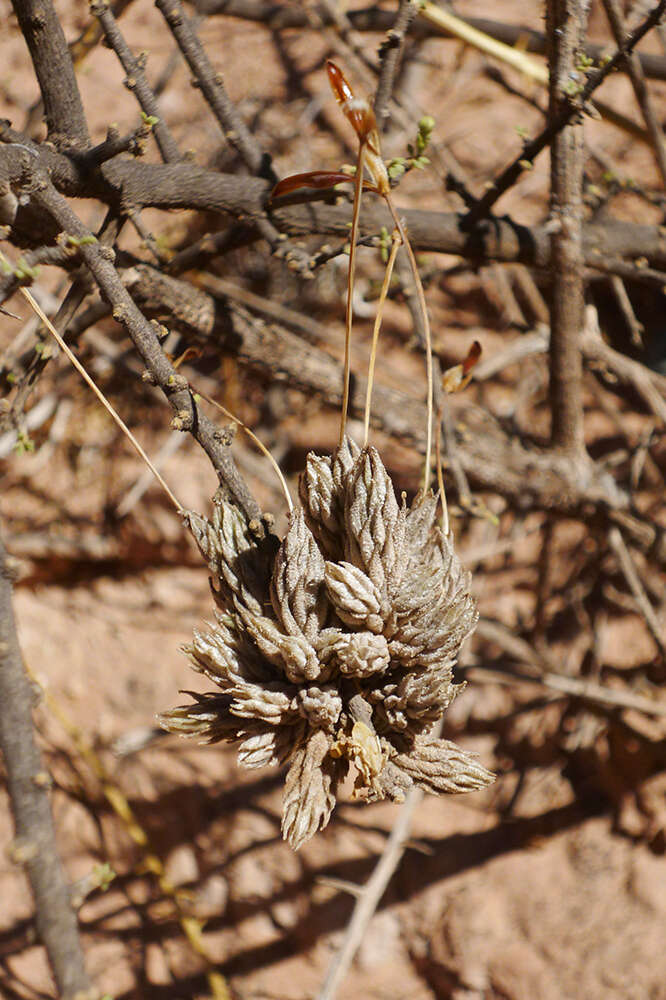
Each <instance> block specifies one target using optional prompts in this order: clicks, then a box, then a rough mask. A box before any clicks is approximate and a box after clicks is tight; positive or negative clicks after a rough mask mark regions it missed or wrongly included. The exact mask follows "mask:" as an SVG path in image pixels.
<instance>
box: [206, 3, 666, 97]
mask: <svg viewBox="0 0 666 1000" xmlns="http://www.w3.org/2000/svg"><path fill="white" fill-rule="evenodd" d="M193 6H194V8H195V9H196V10H197V11H198V12H199V13H201V14H205V15H215V14H223V15H224V16H225V17H237V18H240V19H243V20H247V21H257V22H260V23H263V24H266V25H267V26H268V27H269V28H270V29H271V30H273V31H281V30H283V29H285V28H307V27H309V26H310V25H311V21H310V17H309V16H308V14H309V12H307V11H306V10H305V8H304V7H302V6H296V5H293V6H287V5H285V4H280V3H271V2H268V0H193ZM317 14H318V16H319V17H320V18H321V20H322V22H323V23H324V24H333V23H334V20H333V18H332V17H331V15H330V14H329V13H328V12H327V11H326V10H325V8H324V7H323V6H321V7H320V8H319V9H318V11H317ZM310 16H311V15H310ZM346 16H347V18H348V19H349V22H350V24H351V25H352V26H353V28H354V30H355V31H371V32H378V31H380V32H385V31H390V29H391V27H392V25H393V21H394V14H393V12H392V11H391V10H383V9H381V8H379V7H365V8H363V9H361V10H350V11H347V15H346ZM465 21H466V23H467V24H469V25H470V26H471V27H473V28H476V29H477V31H482V32H483V33H484V34H486V35H490V37H491V38H495V39H497V41H498V42H504V44H505V45H520V47H521V49H523V50H524V51H525V52H535V53H537V54H539V55H544V54H545V52H546V36H545V35H544V34H543V32H541V31H535V30H534V29H533V28H528V27H526V26H524V25H522V24H506V23H505V22H503V21H493V20H491V19H489V18H485V17H466V18H465ZM410 34H411V35H412V36H413V37H414V38H416V39H418V40H419V41H421V40H423V39H426V38H436V37H439V38H450V37H451V35H450V33H449V32H448V31H447V30H446V29H445V28H443V27H441V26H439V25H436V24H432V23H429V22H427V21H424V20H423V19H422V18H417V19H416V21H414V23H413V25H412V27H411V29H410ZM585 54H586V55H587V56H589V57H590V58H591V59H594V60H595V61H596V60H601V59H603V58H605V56H606V55H607V54H608V49H607V46H605V45H595V44H594V43H592V42H588V43H587V44H586V45H585ZM639 59H640V62H641V66H642V68H643V72H644V74H645V76H646V77H648V78H649V79H654V80H666V59H664V58H663V57H662V56H658V55H655V54H653V53H651V52H641V53H639Z"/></svg>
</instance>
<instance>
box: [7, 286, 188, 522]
mask: <svg viewBox="0 0 666 1000" xmlns="http://www.w3.org/2000/svg"><path fill="white" fill-rule="evenodd" d="M20 291H21V294H22V295H23V297H24V298H25V299H26V301H27V302H28V304H29V305H30V308H31V309H33V310H34V312H35V313H36V314H37V315H38V316H39V318H40V319H41V321H42V323H43V324H44V326H45V327H46V329H47V330H48V331H49V333H50V334H51V336H52V337H53V339H54V340H55V341H56V343H57V344H58V347H59V348H60V350H61V351H63V353H64V354H65V355H66V356H67V358H68V360H69V361H70V362H71V363H72V365H74V367H75V368H76V370H77V372H78V373H79V375H80V376H81V378H82V379H83V380H84V382H86V383H87V385H88V386H90V388H91V389H92V391H93V392H94V393H95V395H96V396H97V398H98V400H99V401H100V403H101V404H102V406H103V407H104V409H105V410H106V411H107V413H109V414H110V416H111V417H112V418H113V419H114V420H115V422H116V423H117V425H118V427H120V429H121V431H122V432H123V434H124V435H125V437H126V438H127V440H128V441H129V443H130V444H131V445H132V447H133V448H134V450H135V451H136V452H137V454H138V455H139V457H140V458H141V459H143V461H144V462H145V464H146V465H147V466H148V468H149V469H150V471H151V472H152V474H153V476H154V477H155V479H156V480H157V482H158V483H159V484H160V486H161V487H162V489H163V490H164V492H165V493H166V495H167V496H168V498H169V500H170V501H171V503H172V504H173V505H174V507H175V508H176V510H177V511H178V513H181V512H182V510H183V506H182V504H181V503H180V502H179V501H178V500H177V499H176V497H175V496H174V494H173V493H172V492H171V490H170V489H169V487H168V486H167V484H166V483H165V481H164V479H163V478H162V476H161V475H160V474H159V472H158V471H157V469H156V468H155V466H154V465H153V463H152V462H151V460H150V459H149V458H148V455H147V454H146V453H145V451H144V450H143V448H142V447H141V445H140V444H139V442H138V441H137V439H136V438H135V437H134V435H133V434H132V432H131V430H130V429H129V427H128V426H127V424H126V423H125V422H124V420H123V419H122V417H121V416H120V414H119V413H118V412H117V411H116V410H114V408H113V407H112V406H111V403H109V401H108V399H107V398H106V396H105V395H104V393H103V392H102V391H101V389H99V388H98V386H97V385H96V384H95V382H94V381H93V379H92V378H91V377H90V375H89V374H88V372H87V371H86V370H85V368H84V367H83V365H82V364H81V362H80V361H79V359H78V358H77V357H76V355H75V354H74V353H73V352H72V351H71V350H70V348H69V347H68V346H67V344H66V343H65V341H64V340H63V339H62V337H61V336H60V334H59V333H58V331H57V330H56V328H55V327H54V325H53V323H52V322H51V320H50V319H49V318H48V316H47V315H46V313H45V312H44V311H43V310H42V308H41V307H40V305H39V303H38V302H37V301H36V300H35V298H34V296H33V295H32V293H31V292H30V291H29V290H28V289H27V288H21V290H20Z"/></svg>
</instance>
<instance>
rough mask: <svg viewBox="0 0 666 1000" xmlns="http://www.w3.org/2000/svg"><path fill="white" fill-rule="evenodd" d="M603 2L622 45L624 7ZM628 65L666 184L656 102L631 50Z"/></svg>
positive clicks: (612, 0)
mask: <svg viewBox="0 0 666 1000" xmlns="http://www.w3.org/2000/svg"><path fill="white" fill-rule="evenodd" d="M603 4H604V8H605V10H606V15H607V17H608V20H609V21H610V26H611V28H612V30H613V35H614V37H615V41H616V42H617V44H618V46H622V45H623V44H624V42H625V40H626V37H627V31H626V25H625V21H624V14H623V13H622V7H621V5H620V4H619V2H618V0H603ZM626 67H627V72H628V73H629V79H630V80H631V85H632V87H633V88H634V94H635V95H636V100H637V101H638V105H639V107H640V109H641V112H642V114H643V118H644V120H645V124H646V126H647V130H648V133H649V135H650V139H651V140H652V145H653V147H654V155H655V159H656V161H657V166H658V167H659V173H660V174H661V179H662V181H663V183H664V185H666V146H665V145H664V133H663V131H662V128H661V125H660V123H659V116H658V115H657V112H656V109H655V107H654V103H653V101H652V98H651V97H650V92H649V91H648V89H647V84H646V82H645V74H644V72H643V67H642V66H641V61H640V59H639V58H638V55H637V54H636V53H635V52H630V53H629V55H628V56H627V60H626Z"/></svg>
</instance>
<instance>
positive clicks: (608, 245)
mask: <svg viewBox="0 0 666 1000" xmlns="http://www.w3.org/2000/svg"><path fill="white" fill-rule="evenodd" d="M665 2H666V0H665ZM24 139H25V137H23V136H21V134H20V133H16V132H15V131H14V130H13V129H11V128H10V127H9V125H8V124H7V123H6V122H5V123H3V122H0V197H1V196H2V195H3V193H4V192H5V191H8V190H9V189H10V188H11V186H12V185H15V184H17V183H19V184H20V183H22V179H24V177H25V175H26V173H29V172H30V171H31V170H33V169H35V168H36V167H41V168H43V169H44V170H45V171H47V172H48V173H49V175H50V176H51V179H52V181H53V183H54V185H55V187H56V188H57V189H58V190H59V191H60V192H61V193H63V194H66V195H68V196H70V197H77V198H81V197H87V198H98V199H99V200H101V201H103V202H105V204H107V205H109V206H110V207H114V208H115V209H116V211H117V212H118V213H120V214H128V213H129V212H131V210H132V209H133V208H162V209H173V208H185V209H198V210H200V211H210V212H219V213H224V214H228V215H231V216H235V217H237V218H241V217H242V218H244V219H245V220H248V221H249V222H253V223H255V224H256V222H257V220H258V219H259V218H260V217H261V216H262V214H264V212H265V207H264V206H265V204H266V199H267V197H268V195H269V193H270V185H269V184H268V183H267V182H266V181H264V180H262V179H261V178H254V177H241V176H238V175H234V174H223V173H217V172H215V171H212V170H206V169H204V168H202V167H198V166H195V165H194V164H190V163H173V164H160V163H145V162H142V161H140V160H117V161H113V162H111V163H107V164H105V165H104V166H103V167H102V169H101V170H100V171H95V172H93V173H90V174H88V175H83V174H82V173H81V171H80V170H79V169H78V168H77V166H76V164H75V162H74V161H73V160H71V159H70V158H69V157H67V156H63V155H61V154H59V153H57V152H56V151H55V150H53V149H52V148H50V147H48V146H40V145H37V144H35V143H31V142H30V140H27V141H25V142H24ZM3 143H4V144H3ZM20 143H22V145H18V144H20ZM23 147H27V148H28V149H29V150H31V151H32V153H33V154H34V155H32V156H30V158H28V157H27V156H26V149H25V148H23ZM33 161H34V162H33ZM327 198H328V199H329V200H330V196H327V195H322V194H321V193H320V192H317V193H316V194H315V196H314V197H312V196H311V195H299V196H298V197H296V196H289V198H288V199H281V200H280V202H279V203H278V202H275V203H274V204H273V205H272V207H271V217H272V219H273V220H274V222H275V223H276V224H277V225H278V227H279V228H280V229H281V230H282V231H283V232H284V233H288V234H289V235H291V236H304V235H311V234H313V233H318V234H322V235H323V234H327V235H336V236H340V237H343V238H347V239H348V237H349V225H348V223H349V206H348V205H330V204H323V203H322V202H325V201H326V199H327ZM299 199H300V201H299ZM400 214H401V217H403V218H404V220H405V223H406V225H407V228H408V230H409V234H410V239H411V241H412V244H413V246H414V249H415V250H419V251H429V252H434V253H448V254H457V255H459V256H461V257H464V258H466V259H468V260H473V261H475V262H484V261H489V260H500V261H505V262H517V263H518V262H519V263H522V264H526V265H528V266H531V267H538V268H545V269H547V268H549V266H550V261H551V251H550V233H549V231H548V228H547V227H543V226H531V227H530V226H523V225H521V224H519V223H517V222H514V221H513V220H512V219H511V218H510V217H508V216H504V217H502V218H497V217H491V218H490V219H480V220H479V221H478V222H477V223H475V224H474V225H473V226H469V224H468V223H469V217H468V215H466V214H464V213H455V212H429V211H423V210H419V209H405V210H404V211H401V213H400ZM20 217H21V209H19V211H18V214H17V217H16V218H17V221H20ZM3 221H4V222H7V221H11V220H7V219H1V218H0V222H3ZM390 225H391V222H390V216H389V214H388V212H387V211H386V209H385V207H384V206H383V204H381V203H380V202H378V201H375V202H370V199H366V205H365V207H364V209H363V211H362V213H361V238H363V239H365V238H367V237H370V236H377V235H378V234H379V233H380V231H381V228H382V226H387V227H390ZM30 235H31V237H32V239H31V240H30V241H29V240H28V233H27V232H24V231H23V229H22V228H19V227H18V226H17V228H16V229H15V230H13V231H12V233H11V238H12V240H13V241H14V242H15V243H16V244H17V245H19V246H22V245H25V244H26V242H31V243H32V245H34V233H33V232H32V231H31V234H30ZM583 250H584V255H585V263H586V264H587V265H588V266H590V267H594V268H598V269H599V270H604V271H609V272H610V273H614V272H613V268H617V272H618V273H619V274H620V276H621V277H636V279H637V280H641V279H642V278H643V277H644V278H645V280H650V281H658V282H662V283H663V281H664V277H663V276H661V275H659V273H658V272H657V271H654V270H652V271H651V270H650V269H649V268H643V267H641V266H632V265H631V264H629V263H628V262H627V261H628V260H630V259H632V258H637V259H638V260H639V265H640V264H641V262H642V261H647V262H650V263H652V264H653V265H655V266H657V267H659V266H662V267H665V268H666V234H665V233H664V229H663V227H662V226H646V225H639V224H637V223H631V222H622V221H620V220H616V219H609V220H608V219H607V220H605V221H603V222H593V223H587V224H586V225H585V227H584V231H583ZM621 258H626V259H621Z"/></svg>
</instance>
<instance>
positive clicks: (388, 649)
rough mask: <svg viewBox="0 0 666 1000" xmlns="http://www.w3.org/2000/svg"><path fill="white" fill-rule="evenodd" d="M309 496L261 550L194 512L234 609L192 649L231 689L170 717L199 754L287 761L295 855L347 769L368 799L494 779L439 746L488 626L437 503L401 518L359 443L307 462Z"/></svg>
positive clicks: (462, 787)
mask: <svg viewBox="0 0 666 1000" xmlns="http://www.w3.org/2000/svg"><path fill="white" fill-rule="evenodd" d="M299 492H300V498H301V503H302V507H300V508H297V509H296V510H294V511H293V512H292V514H291V516H290V521H289V526H288V529H287V532H286V534H285V537H284V538H283V539H282V542H281V543H280V544H279V545H278V544H277V541H276V540H271V539H268V540H266V539H264V540H261V541H257V540H256V539H255V538H254V536H253V535H252V533H251V532H250V530H249V528H248V527H247V525H245V523H244V521H243V519H242V517H241V515H240V514H239V513H238V512H237V511H236V510H235V509H234V508H233V507H231V506H230V505H229V504H227V503H226V502H225V501H224V500H220V501H219V502H218V503H217V505H216V511H215V514H214V516H213V518H212V520H211V521H207V520H206V519H205V518H202V517H200V516H199V515H196V514H192V515H189V517H188V520H189V524H190V527H191V529H192V531H193V534H194V536H195V538H196V539H197V542H198V544H199V547H200V549H201V551H202V553H203V554H204V557H205V558H206V561H207V562H208V565H209V567H210V569H211V571H212V572H213V574H214V576H215V583H216V588H217V589H216V599H217V601H218V604H219V605H220V607H221V608H222V611H221V612H218V615H217V621H216V623H215V624H214V625H212V626H211V627H210V631H208V632H195V635H194V641H193V642H192V644H191V645H190V646H189V647H187V649H186V652H187V653H188V655H189V657H190V659H191V660H192V663H193V665H194V667H195V669H197V670H199V671H201V672H202V673H204V674H206V676H207V677H209V678H210V679H211V680H212V681H213V682H214V683H215V684H216V685H217V687H218V689H219V692H217V693H214V694H209V695H194V696H193V697H194V702H193V703H192V704H190V705H187V706H180V707H178V708H175V709H172V710H171V711H170V712H167V713H165V714H164V715H163V716H162V718H161V722H162V725H163V726H164V727H165V728H166V729H168V730H170V731H171V732H176V733H180V734H182V735H188V736H197V737H198V738H199V739H200V740H201V741H202V742H207V743H211V742H215V741H217V740H225V741H235V742H238V743H239V753H238V760H239V764H241V765H242V766H244V767H261V766H263V765H264V764H278V763H285V762H288V763H289V770H288V773H287V779H286V787H285V797H284V809H283V822H282V830H283V834H284V836H285V838H286V839H287V840H288V841H289V843H290V844H291V845H292V846H293V847H299V846H300V845H301V844H302V843H304V841H306V840H307V839H308V838H309V837H311V836H312V835H313V834H314V833H315V832H316V831H317V830H319V829H322V828H323V827H324V826H326V824H327V823H328V821H329V818H330V815H331V812H332V810H333V808H334V806H335V801H336V794H337V791H338V786H339V784H340V782H341V781H342V780H343V778H344V777H345V775H346V772H347V770H348V766H349V764H350V763H353V764H354V766H355V768H356V772H357V778H356V789H357V792H358V793H359V794H362V795H363V796H364V797H365V798H367V799H369V800H373V799H380V798H386V797H388V798H392V799H394V800H395V801H401V800H402V799H403V798H404V795H405V792H406V791H407V789H409V788H410V787H411V786H413V785H417V786H419V787H421V788H425V789H426V790H427V791H430V792H461V791H470V790H473V789H476V788H482V787H484V786H485V785H488V784H489V783H490V782H491V781H492V780H493V775H492V774H491V773H490V772H489V771H487V770H486V769H485V768H484V767H483V766H482V765H481V764H480V763H478V761H477V760H476V759H475V758H474V757H473V755H471V754H469V753H466V752H465V751H463V750H462V749H461V748H460V747H457V746H456V745H455V744H453V743H450V742H448V741H447V740H443V739H439V738H438V737H437V736H435V735H433V728H434V726H435V725H436V723H437V722H438V720H439V719H441V717H442V715H443V713H444V711H445V709H446V708H447V706H448V705H449V703H450V702H451V700H452V699H453V697H454V696H455V694H456V693H457V691H458V690H459V689H460V685H458V686H456V685H455V684H454V683H453V666H454V663H455V659H456V656H457V654H458V651H459V648H460V645H461V643H462V642H463V640H464V639H465V638H466V637H467V636H468V635H469V634H470V632H471V631H472V629H473V628H474V625H475V623H476V618H477V613H476V608H475V605H474V601H473V598H472V596H471V593H470V579H469V574H468V573H466V572H465V571H464V570H463V569H462V567H461V565H460V562H459V560H458V558H457V556H456V555H455V552H454V551H453V546H452V543H451V540H450V538H448V537H446V536H444V535H443V534H442V532H441V530H440V528H439V525H438V524H437V520H436V507H437V504H436V499H435V497H433V496H432V495H431V494H430V495H428V496H421V495H419V496H418V497H417V498H416V500H415V502H414V504H413V505H412V507H411V509H408V508H407V507H406V506H405V504H404V503H403V504H402V506H400V505H399V504H398V502H397V501H396V498H395V492H394V490H393V484H392V483H391V480H390V477H389V475H388V473H387V472H386V469H385V468H384V465H383V463H382V461H381V458H380V457H379V454H378V453H377V451H376V450H375V449H374V448H372V447H369V448H364V449H363V450H362V451H359V449H358V448H357V447H356V445H354V444H353V443H352V442H351V441H349V440H345V442H344V443H343V445H342V446H341V447H340V448H339V449H338V450H337V451H336V452H335V454H334V455H333V456H332V457H331V458H321V457H317V456H315V455H309V456H308V459H307V465H306V470H305V472H304V474H303V476H302V478H301V483H300V491H299Z"/></svg>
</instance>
